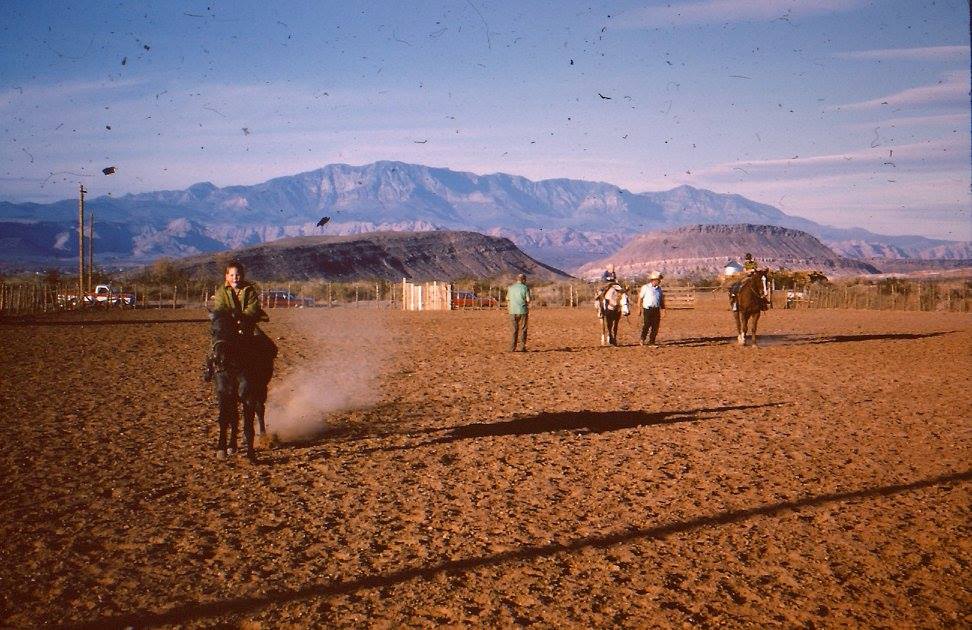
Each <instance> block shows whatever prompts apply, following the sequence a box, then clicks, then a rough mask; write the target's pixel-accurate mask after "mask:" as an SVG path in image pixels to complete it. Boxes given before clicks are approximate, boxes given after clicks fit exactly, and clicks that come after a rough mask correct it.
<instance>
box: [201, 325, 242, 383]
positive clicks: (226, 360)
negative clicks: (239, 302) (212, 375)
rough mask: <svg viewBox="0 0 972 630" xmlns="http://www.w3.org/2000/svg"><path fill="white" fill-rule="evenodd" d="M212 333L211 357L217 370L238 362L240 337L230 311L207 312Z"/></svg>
mask: <svg viewBox="0 0 972 630" xmlns="http://www.w3.org/2000/svg"><path fill="white" fill-rule="evenodd" d="M209 319H210V323H211V329H210V332H211V333H212V340H213V346H212V355H211V359H212V361H213V364H214V366H215V367H216V368H217V370H221V369H225V368H227V367H229V366H232V365H236V364H238V363H239V361H238V359H239V355H240V351H241V350H240V344H241V342H242V337H241V335H240V331H239V326H238V324H237V323H236V320H235V319H234V318H233V315H232V314H231V313H228V312H225V311H214V312H210V313H209Z"/></svg>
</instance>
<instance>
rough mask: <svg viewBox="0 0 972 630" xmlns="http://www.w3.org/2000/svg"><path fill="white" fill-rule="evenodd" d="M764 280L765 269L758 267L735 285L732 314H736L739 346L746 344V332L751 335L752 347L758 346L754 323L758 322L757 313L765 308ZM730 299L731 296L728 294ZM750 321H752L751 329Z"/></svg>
mask: <svg viewBox="0 0 972 630" xmlns="http://www.w3.org/2000/svg"><path fill="white" fill-rule="evenodd" d="M765 280H766V270H765V269H760V270H758V271H755V272H753V273H752V274H751V275H750V276H749V277H747V278H746V279H745V280H743V281H742V282H740V283H739V285H738V287H735V288H736V291H735V294H734V295H735V305H734V311H735V312H734V313H733V314H734V315H735V316H736V332H737V333H738V334H739V337H738V338H739V345H740V346H744V345H746V335H747V333H748V334H750V335H752V338H753V347H754V348H756V347H758V346H757V345H756V325H757V324H758V323H759V314H760V313H761V312H762V311H763V310H765V309H766V292H765V290H764V281H765ZM730 293H732V292H730ZM731 300H732V297H731V296H730V301H731ZM750 322H752V330H751V331H750Z"/></svg>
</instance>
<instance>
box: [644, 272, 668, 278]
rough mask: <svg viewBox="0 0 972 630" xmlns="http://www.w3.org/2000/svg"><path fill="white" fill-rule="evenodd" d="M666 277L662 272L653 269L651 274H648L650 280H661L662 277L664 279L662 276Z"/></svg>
mask: <svg viewBox="0 0 972 630" xmlns="http://www.w3.org/2000/svg"><path fill="white" fill-rule="evenodd" d="M664 277H665V276H663V275H662V274H660V273H659V272H657V271H652V272H651V275H650V276H648V279H649V280H661V279H662V278H664Z"/></svg>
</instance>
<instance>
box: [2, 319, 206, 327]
mask: <svg viewBox="0 0 972 630" xmlns="http://www.w3.org/2000/svg"><path fill="white" fill-rule="evenodd" d="M208 323H210V322H209V319H207V318H205V317H203V318H181V319H71V320H53V319H23V320H0V326H142V325H145V324H208Z"/></svg>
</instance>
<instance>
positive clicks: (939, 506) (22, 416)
mask: <svg viewBox="0 0 972 630" xmlns="http://www.w3.org/2000/svg"><path fill="white" fill-rule="evenodd" d="M202 316H203V312H202V311H192V310H190V311H139V312H127V313H124V314H121V315H120V314H118V313H102V314H97V315H96V316H91V317H97V318H98V320H99V321H88V322H87V323H85V324H84V325H81V324H80V323H79V322H77V321H73V322H72V321H70V316H68V315H61V316H59V317H58V320H60V321H66V322H67V323H54V322H52V321H48V322H35V323H32V324H25V323H10V322H8V323H0V339H2V341H0V343H2V353H0V357H2V359H0V361H2V379H0V402H2V403H3V408H4V410H5V417H6V422H5V427H6V436H5V438H6V439H5V440H4V442H3V446H2V448H0V472H2V477H3V481H4V483H3V485H2V490H0V514H2V517H3V518H2V527H3V531H2V541H3V542H2V543H0V552H2V560H3V562H2V564H0V625H4V626H14V627H37V626H42V625H47V624H54V625H77V626H88V627H115V626H122V627H124V626H129V625H131V626H135V627H146V626H167V625H168V626H184V627H211V626H214V625H222V624H229V625H237V626H242V627H247V628H256V627H265V628H270V627H274V628H276V627H307V626H315V625H334V626H363V625H367V626H377V627H399V626H402V625H407V626H439V625H455V626H484V625H485V626H514V625H526V624H531V623H536V624H539V625H541V626H570V627H591V626H600V627H605V626H628V627H644V626H664V627H671V626H675V627H681V626H683V625H685V624H689V625H690V626H700V627H707V626H718V625H727V626H755V627H765V626H783V627H820V626H824V627H848V626H855V627H859V626H869V627H878V626H880V627H942V626H953V627H963V626H964V627H969V626H970V625H972V610H970V608H972V607H970V602H972V598H970V593H969V585H970V584H972V571H970V565H969V562H970V551H972V543H970V541H972V537H970V531H969V530H970V522H972V519H970V487H972V486H970V481H972V472H970V462H972V457H970V446H972V431H970V429H972V421H970V418H972V386H970V385H972V382H970V381H972V358H970V357H972V352H970V351H972V317H970V316H969V315H967V314H948V313H911V312H897V313H892V312H873V311H825V310H811V311H806V310H800V311H772V312H770V313H768V314H767V315H765V316H764V319H763V321H762V322H761V324H762V325H761V332H763V333H764V334H765V335H766V336H765V337H763V339H762V345H763V347H761V348H760V349H752V348H739V347H736V346H734V345H732V344H731V343H730V335H732V333H733V330H732V324H731V322H730V318H729V314H728V313H727V312H725V311H722V310H716V309H700V310H695V311H678V312H668V313H666V314H665V316H664V318H663V321H662V332H661V335H660V336H659V341H660V342H662V346H661V347H658V348H647V347H640V346H638V345H636V343H635V342H636V341H637V332H636V328H635V325H636V323H637V322H636V320H635V321H633V322H631V323H630V324H629V323H625V322H622V324H621V331H622V341H623V342H624V343H626V344H629V345H626V346H624V347H621V348H600V347H597V346H596V342H597V340H598V330H599V329H598V325H597V322H596V320H595V319H594V318H593V313H592V311H591V310H590V309H578V310H566V309H541V310H537V311H535V312H534V313H533V314H532V316H531V322H530V334H531V339H530V350H531V351H530V352H528V353H515V354H514V353H510V352H506V351H505V350H506V349H507V346H508V343H509V341H508V339H507V335H508V330H507V317H506V316H505V315H504V314H503V313H501V312H498V311H478V312H453V313H401V312H397V311H377V310H364V309H362V310H355V309H309V310H300V311H286V312H282V311H275V312H273V313H272V314H271V318H272V321H271V322H270V323H269V324H266V325H264V329H265V330H266V331H267V332H268V333H269V334H270V335H272V336H273V337H274V338H276V339H277V340H278V341H277V343H278V344H279V346H280V356H279V359H278V374H277V376H276V377H275V380H274V382H273V383H272V385H271V399H272V400H273V399H274V397H277V398H278V399H279V398H283V397H286V396H287V395H288V394H287V392H288V390H287V383H288V379H291V378H293V377H295V376H297V375H301V374H304V373H307V374H311V375H314V378H315V379H317V383H318V385H317V386H318V387H319V388H320V391H321V395H322V396H324V395H326V394H328V392H329V391H330V390H332V389H334V388H336V387H341V386H343V385H341V383H342V381H341V380H340V378H338V375H340V374H343V373H345V372H346V373H348V374H354V373H356V372H358V373H363V372H367V373H368V374H369V375H370V376H371V377H373V382H370V381H367V379H366V380H365V383H366V384H369V383H370V390H369V391H370V392H371V399H370V400H368V401H367V402H366V403H361V402H360V399H359V404H363V405H364V406H362V407H361V408H358V409H356V410H351V411H342V412H336V413H331V414H329V415H327V416H320V417H317V418H316V419H315V422H318V423H320V424H321V425H322V426H324V427H326V433H324V434H320V435H318V436H317V437H316V438H314V439H313V440H311V441H308V442H305V443H302V444H298V445H290V446H287V445H285V446H283V447H280V448H276V449H273V450H263V451H261V452H260V457H261V461H260V463H259V464H257V465H253V464H248V463H247V462H246V461H245V459H243V458H242V457H239V456H237V457H234V458H231V459H230V460H229V461H226V462H218V461H216V459H215V456H214V450H215V440H216V423H215V406H214V402H213V396H212V392H211V389H210V386H209V385H207V384H205V383H204V382H203V381H202V378H201V371H202V370H201V366H202V364H203V359H204V356H205V353H206V352H207V350H208V343H209V340H208V326H207V323H206V322H205V321H204V320H203V319H202ZM322 366H324V367H323V368H322ZM359 376H360V374H359ZM359 384H360V383H359ZM331 393H333V392H331ZM269 421H270V425H271V429H273V423H274V418H273V417H271V418H269Z"/></svg>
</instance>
